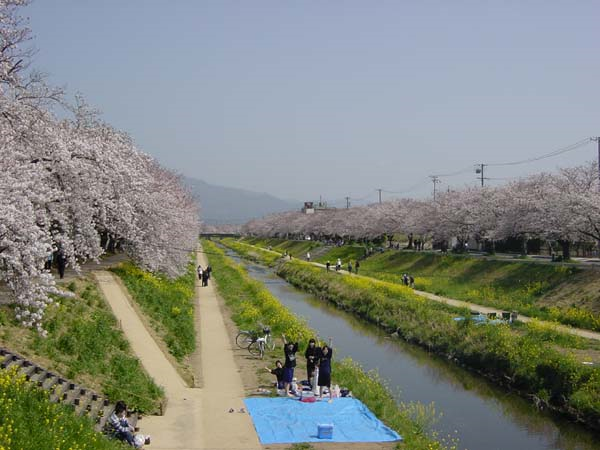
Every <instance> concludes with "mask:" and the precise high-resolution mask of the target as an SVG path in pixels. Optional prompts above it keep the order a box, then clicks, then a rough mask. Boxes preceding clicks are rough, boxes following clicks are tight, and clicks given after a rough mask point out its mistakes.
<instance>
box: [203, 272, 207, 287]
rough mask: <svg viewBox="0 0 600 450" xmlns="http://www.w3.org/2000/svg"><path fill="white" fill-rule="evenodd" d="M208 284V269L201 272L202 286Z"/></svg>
mask: <svg viewBox="0 0 600 450" xmlns="http://www.w3.org/2000/svg"><path fill="white" fill-rule="evenodd" d="M205 286H208V270H205V271H203V272H202V287H205Z"/></svg>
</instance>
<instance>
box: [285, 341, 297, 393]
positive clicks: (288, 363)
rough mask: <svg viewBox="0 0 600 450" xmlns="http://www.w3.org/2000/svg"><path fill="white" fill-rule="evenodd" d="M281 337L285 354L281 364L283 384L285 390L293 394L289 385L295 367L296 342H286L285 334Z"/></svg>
mask: <svg viewBox="0 0 600 450" xmlns="http://www.w3.org/2000/svg"><path fill="white" fill-rule="evenodd" d="M281 338H282V339H283V353H284V355H285V364H284V365H283V385H284V389H285V392H286V393H287V394H288V395H290V396H292V397H293V396H294V395H293V394H291V393H290V385H291V384H292V380H293V379H294V368H295V367H296V352H297V351H298V343H297V342H295V343H292V342H288V341H286V339H285V334H282V335H281Z"/></svg>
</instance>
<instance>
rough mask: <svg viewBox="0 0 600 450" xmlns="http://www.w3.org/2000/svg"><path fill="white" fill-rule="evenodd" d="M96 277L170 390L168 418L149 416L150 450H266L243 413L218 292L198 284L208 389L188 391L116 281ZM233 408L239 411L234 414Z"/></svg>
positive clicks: (202, 367)
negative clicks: (218, 300) (231, 411)
mask: <svg viewBox="0 0 600 450" xmlns="http://www.w3.org/2000/svg"><path fill="white" fill-rule="evenodd" d="M204 258H205V257H204V255H202V254H200V253H199V254H198V262H199V263H200V264H202V265H203V266H205V265H206V260H205V259H204ZM96 278H97V280H98V284H99V286H100V289H101V290H102V293H103V294H104V296H105V297H106V299H107V301H108V303H109V304H110V306H111V308H112V310H113V312H114V314H115V316H116V317H117V319H118V320H119V321H120V322H121V326H122V328H123V331H124V333H125V335H126V337H127V339H128V340H129V342H130V343H131V346H132V348H133V351H134V352H135V354H136V355H137V356H138V358H139V359H140V361H141V363H142V365H143V366H144V368H145V369H146V370H147V371H148V373H149V374H150V375H151V376H152V377H153V378H154V380H155V381H156V382H157V383H158V384H159V385H161V386H163V387H164V389H165V394H166V397H167V409H166V413H165V415H164V416H150V417H146V418H144V420H143V421H142V422H141V426H142V432H143V433H148V434H150V435H151V436H152V446H151V447H150V448H151V449H153V450H172V449H188V450H196V449H261V448H262V447H261V445H260V443H259V442H258V438H257V436H256V432H255V430H254V426H253V424H252V421H251V418H250V416H249V415H248V414H243V413H239V412H237V411H239V409H240V408H242V407H243V406H244V404H243V398H244V390H243V385H242V380H241V377H240V375H239V372H238V369H237V366H236V365H235V362H234V360H233V352H232V349H231V345H230V341H229V337H228V335H227V332H226V328H225V323H224V320H223V317H222V315H221V311H220V309H219V305H218V303H217V296H216V292H215V289H214V287H213V286H212V285H210V286H208V287H204V288H201V287H199V286H198V283H197V285H196V292H197V294H198V295H197V301H198V303H197V309H198V315H197V317H199V320H200V322H199V323H198V326H197V329H198V330H199V336H198V341H199V342H198V344H199V347H198V351H197V353H196V354H195V355H194V356H193V357H192V362H193V363H194V364H196V367H195V368H194V369H195V372H196V373H197V380H200V381H201V383H202V388H201V389H197V388H189V387H187V386H186V384H185V382H184V381H183V379H182V378H181V377H180V376H179V374H178V373H177V371H176V370H175V368H174V367H173V366H172V365H171V363H170V362H169V361H168V359H167V358H166V357H165V355H164V354H163V353H162V351H161V350H160V348H159V346H158V345H157V344H156V342H155V341H154V340H153V338H152V337H151V335H150V333H149V332H148V330H146V328H145V327H144V325H143V323H142V321H141V319H140V317H139V316H138V315H137V314H136V312H135V310H134V309H133V307H132V306H131V304H130V303H129V300H128V298H127V295H126V293H125V292H124V291H123V288H122V287H121V286H120V284H119V283H117V281H116V280H115V278H114V276H113V275H112V274H111V273H109V272H105V271H99V272H96ZM198 364H199V366H198ZM230 408H234V409H235V410H236V412H235V413H229V412H228V411H229V409H230Z"/></svg>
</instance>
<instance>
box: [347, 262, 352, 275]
mask: <svg viewBox="0 0 600 450" xmlns="http://www.w3.org/2000/svg"><path fill="white" fill-rule="evenodd" d="M348 275H352V261H348Z"/></svg>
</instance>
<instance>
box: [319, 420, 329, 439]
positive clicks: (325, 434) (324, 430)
mask: <svg viewBox="0 0 600 450" xmlns="http://www.w3.org/2000/svg"><path fill="white" fill-rule="evenodd" d="M317 437H318V438H319V439H333V424H332V423H321V424H319V425H317Z"/></svg>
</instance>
